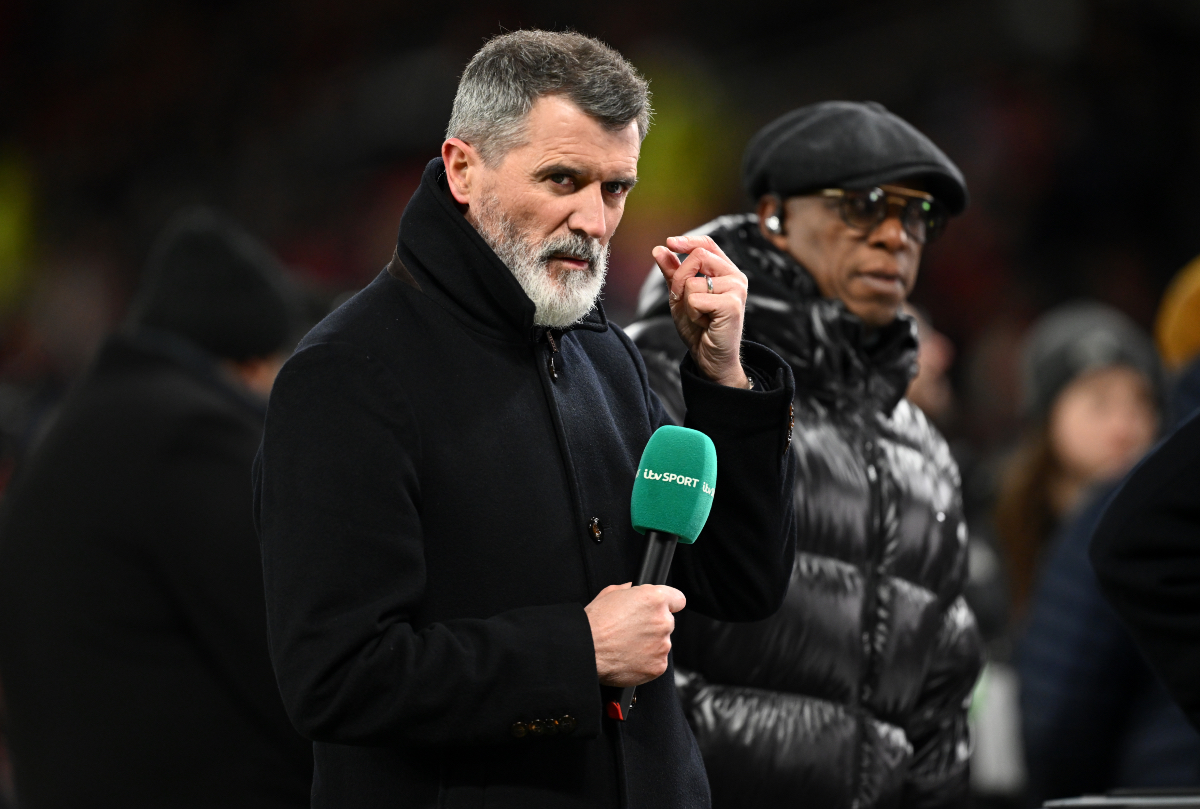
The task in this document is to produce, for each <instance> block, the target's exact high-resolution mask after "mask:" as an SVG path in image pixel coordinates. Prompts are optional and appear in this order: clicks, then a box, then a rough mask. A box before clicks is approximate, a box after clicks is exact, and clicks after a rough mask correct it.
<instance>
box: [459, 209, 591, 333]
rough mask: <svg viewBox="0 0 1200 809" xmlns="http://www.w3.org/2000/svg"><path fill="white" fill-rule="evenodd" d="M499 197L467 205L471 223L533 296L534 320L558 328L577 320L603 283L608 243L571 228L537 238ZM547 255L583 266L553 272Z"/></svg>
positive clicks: (535, 322) (526, 291)
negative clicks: (502, 205)
mask: <svg viewBox="0 0 1200 809" xmlns="http://www.w3.org/2000/svg"><path fill="white" fill-rule="evenodd" d="M499 202H500V201H499V200H498V199H497V198H496V197H495V196H487V197H485V198H484V199H483V200H481V201H480V202H479V203H476V204H475V205H472V206H471V213H472V214H473V219H474V220H475V222H474V224H475V229H476V230H478V231H479V235H480V236H482V237H483V240H484V241H485V242H487V243H488V246H489V247H491V248H492V251H493V252H495V254H496V255H497V256H499V257H500V260H501V261H503V262H504V265H505V266H506V267H508V269H509V270H510V271H511V272H512V274H513V276H514V277H515V278H516V279H517V283H519V284H520V285H521V289H523V290H525V294H526V295H528V296H529V299H530V300H531V301H533V306H534V313H533V322H534V324H535V325H537V326H547V327H550V328H556V329H563V328H566V327H567V326H573V325H574V324H576V323H578V322H579V321H581V320H583V318H584V316H585V315H587V313H588V312H590V311H592V309H594V308H595V306H596V301H597V299H599V297H600V290H601V289H602V288H603V287H604V276H605V274H606V273H607V272H608V245H602V244H600V240H599V239H588V238H586V237H584V236H581V235H579V234H577V233H571V234H570V235H567V236H558V237H552V238H549V239H545V240H543V241H540V242H538V241H536V240H534V239H533V238H532V237H531V236H530V235H529V233H528V231H525V230H523V229H521V228H520V227H519V226H518V225H517V224H516V223H515V222H513V221H512V220H511V219H509V218H508V217H506V216H505V215H504V213H503V212H502V211H501V210H500V204H499ZM553 256H571V257H572V258H577V259H581V260H583V261H586V262H587V263H588V266H587V269H583V270H566V271H563V272H559V273H553V272H552V271H551V270H550V260H551V258H552V257H553Z"/></svg>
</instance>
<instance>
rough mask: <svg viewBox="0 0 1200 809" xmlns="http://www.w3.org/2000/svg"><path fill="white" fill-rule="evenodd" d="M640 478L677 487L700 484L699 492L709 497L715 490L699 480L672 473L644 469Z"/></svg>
mask: <svg viewBox="0 0 1200 809" xmlns="http://www.w3.org/2000/svg"><path fill="white" fill-rule="evenodd" d="M642 477H644V478H645V479H646V480H661V481H662V482H663V483H675V484H677V485H679V486H690V487H691V488H693V489H694V488H696V484H700V491H702V492H704V493H705V494H707V495H708V496H709V497H712V496H714V495H715V494H716V493H717V490H716V489H715V488H714V487H712V486H709V485H708V483H707V482H705V481H703V480H700V478H693V477H688V476H687V475H677V474H675V473H674V472H655V471H654V470H653V469H650V468H646V469H643V470H642Z"/></svg>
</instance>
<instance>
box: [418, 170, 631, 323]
mask: <svg viewBox="0 0 1200 809" xmlns="http://www.w3.org/2000/svg"><path fill="white" fill-rule="evenodd" d="M397 254H398V255H399V256H400V258H401V260H402V261H403V263H404V266H405V267H406V268H407V269H408V271H409V272H410V273H411V274H412V276H413V278H414V279H415V280H416V282H417V284H418V285H419V286H420V288H421V291H422V292H424V293H425V294H427V295H429V296H430V297H432V298H434V299H435V300H437V301H438V303H440V304H441V305H442V306H444V307H446V308H447V309H449V310H450V311H451V313H452V314H454V315H455V316H456V317H458V318H459V319H460V320H462V321H464V322H465V324H466V325H467V326H468V327H469V328H472V329H473V330H475V331H480V332H483V333H485V334H488V335H490V336H492V337H496V338H499V339H507V340H530V339H532V340H538V339H541V338H542V337H543V335H545V333H546V331H547V329H545V328H539V327H536V326H534V323H533V315H534V305H533V301H531V300H530V299H529V296H528V295H526V294H525V290H524V289H522V288H521V285H520V284H519V283H518V282H517V279H516V277H515V276H513V274H512V272H511V271H509V269H508V267H506V266H505V265H504V262H502V261H501V260H500V258H499V257H498V256H497V255H496V254H495V252H493V251H492V248H491V247H489V246H488V244H487V242H485V241H484V240H483V237H482V236H480V235H479V232H478V231H477V230H475V228H474V226H472V225H471V223H470V222H468V221H467V220H466V218H465V217H464V216H463V215H462V213H461V212H460V211H459V209H458V205H457V203H455V201H454V199H453V197H451V196H450V191H449V187H448V185H447V183H446V171H445V166H444V164H443V163H442V159H441V158H440V157H439V158H435V159H434V160H431V161H430V162H429V164H428V165H427V166H426V167H425V172H424V174H423V175H422V177H421V184H420V185H419V186H418V187H417V191H416V193H414V194H413V197H412V200H411V201H409V203H408V206H407V207H406V208H405V209H404V215H403V216H402V217H401V218H400V235H399V238H398V241H397ZM574 329H582V330H586V331H605V330H607V329H608V319H607V318H606V317H605V315H604V309H603V307H602V306H601V305H600V303H599V302H597V303H596V306H595V308H594V309H592V311H591V312H589V313H588V314H587V316H586V317H584V319H583V320H582V321H581V322H580V323H577V324H575V325H574V326H570V327H568V328H566V329H554V330H551V331H553V332H555V333H561V332H564V331H572V330H574Z"/></svg>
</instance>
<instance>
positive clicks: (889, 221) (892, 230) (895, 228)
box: [870, 212, 912, 253]
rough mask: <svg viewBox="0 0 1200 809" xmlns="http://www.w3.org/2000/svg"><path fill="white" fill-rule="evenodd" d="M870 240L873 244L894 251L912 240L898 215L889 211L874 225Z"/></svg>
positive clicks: (902, 247) (901, 248)
mask: <svg viewBox="0 0 1200 809" xmlns="http://www.w3.org/2000/svg"><path fill="white" fill-rule="evenodd" d="M870 241H871V244H873V245H877V246H879V247H882V248H884V249H885V250H887V251H888V252H891V253H895V252H897V251H899V250H903V249H904V248H905V247H907V246H908V244H909V242H911V241H912V236H910V235H908V231H907V230H905V229H904V225H902V224H901V223H900V217H899V216H898V215H897V214H894V213H891V212H889V213H888V215H887V218H886V219H884V220H883V221H882V222H880V223H879V224H878V225H876V226H875V229H874V230H873V231H871V236H870Z"/></svg>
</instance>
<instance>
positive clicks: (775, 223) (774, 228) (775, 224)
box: [763, 214, 783, 236]
mask: <svg viewBox="0 0 1200 809" xmlns="http://www.w3.org/2000/svg"><path fill="white" fill-rule="evenodd" d="M763 224H764V225H766V228H767V232H768V233H774V234H775V235H777V236H778V235H782V233H783V223H782V222H780V221H779V215H778V214H771V215H770V216H768V217H767V221H766V222H764V223H763Z"/></svg>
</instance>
